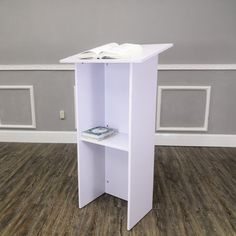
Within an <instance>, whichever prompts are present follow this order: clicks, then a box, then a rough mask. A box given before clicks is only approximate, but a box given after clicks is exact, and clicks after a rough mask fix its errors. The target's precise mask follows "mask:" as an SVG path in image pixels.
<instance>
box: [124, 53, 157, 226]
mask: <svg viewBox="0 0 236 236" xmlns="http://www.w3.org/2000/svg"><path fill="white" fill-rule="evenodd" d="M156 65H157V57H153V58H151V59H149V60H148V61H146V62H145V63H142V64H131V65H130V67H131V68H130V101H129V102H130V113H129V125H130V129H129V138H130V139H129V171H128V178H129V179H128V226H127V228H128V230H130V229H131V228H132V227H133V226H134V225H135V224H136V223H137V222H138V221H139V220H140V219H141V218H143V217H144V216H145V215H146V214H147V213H148V212H149V211H150V210H151V209H152V198H153V178H154V176H153V169H154V132H155V131H154V130H155V104H156V86H157V70H155V68H156Z"/></svg>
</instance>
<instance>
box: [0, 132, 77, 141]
mask: <svg viewBox="0 0 236 236" xmlns="http://www.w3.org/2000/svg"><path fill="white" fill-rule="evenodd" d="M0 142H17V143H76V142H77V140H76V132H73V131H71V132H70V131H35V130H0Z"/></svg>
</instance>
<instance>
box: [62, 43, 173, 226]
mask: <svg viewBox="0 0 236 236" xmlns="http://www.w3.org/2000/svg"><path fill="white" fill-rule="evenodd" d="M172 46H173V45H172V44H152V45H143V53H142V55H140V56H139V57H137V58H132V59H98V60H97V59H89V60H80V59H78V57H77V55H74V56H71V57H68V58H65V59H62V60H61V63H74V64H75V81H76V90H77V92H76V94H77V95H76V96H77V97H76V99H77V109H76V110H77V141H78V183H79V207H80V208H81V207H84V206H85V205H87V204H88V203H90V202H91V201H93V200H95V199H96V198H97V197H99V196H100V195H102V194H103V193H108V194H111V195H113V196H115V197H118V198H121V199H124V200H126V201H128V217H127V218H128V223H127V229H128V230H130V229H131V228H132V227H133V226H134V225H135V224H136V223H137V222H138V221H139V220H140V219H142V218H143V217H144V216H145V215H146V214H147V213H148V212H149V211H150V210H151V209H152V199H153V177H154V176H153V174H154V134H155V114H156V113H155V111H156V91H157V63H158V55H159V54H160V53H161V52H163V51H165V50H167V49H168V48H170V47H172ZM95 126H108V127H112V128H116V129H118V131H119V133H118V134H117V135H115V136H112V137H110V138H107V139H104V140H102V141H95V140H92V139H86V138H84V137H81V132H82V131H84V130H87V129H89V128H92V127H95Z"/></svg>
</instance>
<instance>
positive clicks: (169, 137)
mask: <svg viewBox="0 0 236 236" xmlns="http://www.w3.org/2000/svg"><path fill="white" fill-rule="evenodd" d="M0 142H20V143H76V132H75V131H33V130H32V131H28V130H27V131H25V130H22V131H20V130H17V131H15V130H1V131H0ZM155 144H156V145H158V146H200V147H201V146H202V147H236V135H224V134H179V133H176V134H175V133H156V134H155Z"/></svg>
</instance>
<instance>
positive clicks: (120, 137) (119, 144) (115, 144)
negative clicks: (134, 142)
mask: <svg viewBox="0 0 236 236" xmlns="http://www.w3.org/2000/svg"><path fill="white" fill-rule="evenodd" d="M80 140H82V141H85V142H89V143H94V144H97V145H100V146H105V147H110V148H116V149H119V150H123V151H128V141H129V140H128V134H124V133H117V134H115V135H113V136H111V137H108V138H106V139H104V140H100V141H97V140H95V139H91V138H85V137H82V136H81V138H80Z"/></svg>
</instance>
